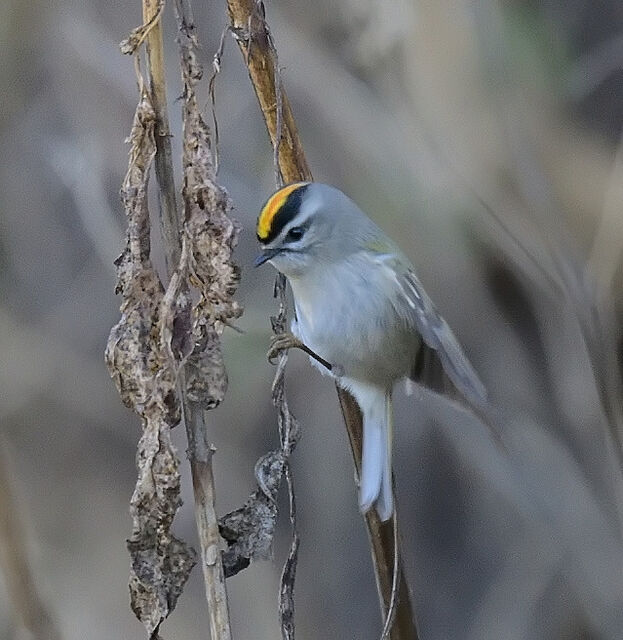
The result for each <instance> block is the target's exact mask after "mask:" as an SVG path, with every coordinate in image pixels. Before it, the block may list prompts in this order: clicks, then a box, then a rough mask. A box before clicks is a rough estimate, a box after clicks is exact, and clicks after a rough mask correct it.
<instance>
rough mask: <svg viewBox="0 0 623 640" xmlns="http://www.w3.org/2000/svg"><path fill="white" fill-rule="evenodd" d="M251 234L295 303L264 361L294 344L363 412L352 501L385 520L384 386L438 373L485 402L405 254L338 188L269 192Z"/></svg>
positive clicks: (388, 511)
mask: <svg viewBox="0 0 623 640" xmlns="http://www.w3.org/2000/svg"><path fill="white" fill-rule="evenodd" d="M257 238H258V240H259V242H260V245H261V247H262V252H261V254H260V255H259V256H258V258H257V259H256V261H255V265H256V266H259V265H261V264H263V263H265V262H269V263H270V264H272V265H273V267H275V268H276V269H277V270H278V271H280V272H281V273H283V274H284V275H285V276H286V278H287V279H288V282H289V283H290V286H291V288H292V294H293V297H294V306H295V319H294V320H293V322H292V326H291V331H292V334H284V335H282V336H277V337H276V339H275V340H274V342H273V344H272V347H271V350H270V351H269V357H271V356H274V355H275V354H276V353H278V352H279V351H281V350H283V349H288V348H294V347H298V348H301V349H303V350H305V351H306V352H307V353H308V354H309V355H310V356H311V358H310V359H311V361H312V364H315V365H316V366H318V367H319V368H320V369H321V370H323V372H329V374H330V375H332V376H333V377H335V379H336V381H337V383H338V384H339V385H340V386H341V387H342V388H343V389H346V390H347V391H349V392H350V393H351V394H352V395H353V397H354V398H355V400H356V401H357V403H358V404H359V407H360V409H361V412H362V415H363V451H362V463H361V477H360V482H359V507H360V510H361V512H362V513H366V512H367V511H368V510H369V509H370V508H371V507H372V506H375V507H376V510H377V513H378V515H379V517H380V519H381V520H383V521H385V520H388V519H389V518H390V517H391V516H392V514H393V511H394V499H393V491H392V461H391V456H392V452H391V449H392V389H393V387H394V384H395V383H396V382H397V381H399V380H401V379H403V378H410V379H413V380H416V381H418V382H423V383H425V384H426V383H427V382H429V381H430V382H431V384H432V382H433V381H434V380H437V381H439V379H440V377H439V374H440V373H441V371H442V369H443V372H445V375H446V376H447V378H449V380H450V381H451V382H452V384H453V385H454V386H455V387H456V389H457V390H458V391H460V392H461V393H462V394H463V395H464V396H465V397H466V399H467V400H468V401H469V402H471V403H473V404H475V405H476V406H483V405H484V404H485V403H486V390H485V387H484V386H483V384H482V382H481V381H480V379H479V377H478V375H477V374H476V372H475V371H474V369H473V367H472V366H471V364H470V363H469V361H468V360H467V357H466V356H465V354H464V352H463V349H462V348H461V346H460V345H459V342H458V340H457V339H456V338H455V336H454V334H453V333H452V331H451V330H450V327H449V326H448V324H447V323H446V322H445V320H444V319H443V318H442V317H441V316H440V315H439V313H438V312H437V310H436V309H435V307H434V305H433V303H432V302H431V300H430V298H429V297H428V295H427V294H426V292H425V291H424V289H423V287H422V285H421V284H420V281H419V280H418V278H417V276H416V275H415V272H414V269H413V266H412V265H411V263H410V262H409V260H408V259H407V258H406V257H405V255H404V254H403V253H402V252H401V251H400V249H399V248H398V247H397V245H396V244H395V243H394V242H393V241H392V240H390V238H388V237H387V236H386V235H385V233H383V231H381V229H379V227H377V226H376V224H374V222H372V220H370V219H369V218H368V217H367V216H366V214H365V213H363V211H361V209H359V207H358V206H357V205H356V204H355V203H354V202H353V201H352V200H351V199H350V198H348V197H347V196H346V195H345V194H344V193H342V192H341V191H340V190H339V189H337V188H335V187H332V186H330V185H327V184H321V183H317V182H298V183H295V184H290V185H287V186H285V187H283V188H281V189H279V190H278V191H277V192H276V193H274V194H273V195H272V196H271V197H270V198H269V199H268V201H267V202H266V204H265V205H264V207H263V208H262V210H261V212H260V215H259V217H258V220H257ZM435 364H437V365H439V366H435ZM431 365H432V366H431Z"/></svg>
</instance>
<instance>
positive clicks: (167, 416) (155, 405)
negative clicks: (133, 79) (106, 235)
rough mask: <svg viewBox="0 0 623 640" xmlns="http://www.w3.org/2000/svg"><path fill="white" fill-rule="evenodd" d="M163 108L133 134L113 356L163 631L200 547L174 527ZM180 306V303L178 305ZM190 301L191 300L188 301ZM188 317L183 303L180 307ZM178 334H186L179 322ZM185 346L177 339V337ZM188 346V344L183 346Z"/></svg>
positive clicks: (143, 606)
mask: <svg viewBox="0 0 623 640" xmlns="http://www.w3.org/2000/svg"><path fill="white" fill-rule="evenodd" d="M155 122H156V118H155V114H154V111H153V108H152V105H151V103H150V101H149V98H148V96H147V94H146V93H145V92H143V95H142V97H141V100H140V102H139V104H138V106H137V108H136V113H135V117H134V122H133V126H132V132H131V134H130V138H129V142H130V159H129V164H128V171H127V174H126V176H125V179H124V182H123V186H122V189H121V196H122V200H123V203H124V207H125V211H126V215H127V219H128V232H127V240H126V246H125V249H124V251H123V253H122V254H121V256H120V257H119V258H118V259H117V260H116V262H115V264H116V265H117V275H118V283H117V289H116V290H117V292H118V293H120V294H121V296H122V302H121V319H120V320H119V322H118V323H117V324H116V325H115V326H114V327H113V328H112V330H111V332H110V337H109V339H108V344H107V347H106V354H105V358H106V363H107V365H108V369H109V372H110V375H111V377H112V378H113V380H114V381H115V384H116V385H117V389H118V390H119V393H120V395H121V398H122V400H123V402H124V404H125V405H126V406H128V407H131V408H132V409H134V410H135V411H136V412H137V413H138V414H139V416H140V417H141V422H142V427H143V433H142V436H141V438H140V441H139V445H138V451H137V457H136V462H137V467H138V480H137V483H136V488H135V490H134V494H133V496H132V500H131V503H130V513H131V516H132V535H131V537H130V539H129V541H128V549H129V551H130V556H131V575H130V594H131V605H132V609H133V611H134V612H135V614H136V615H137V617H138V618H139V619H140V620H141V622H142V623H143V625H144V626H145V628H146V630H147V634H148V637H149V638H155V637H157V634H158V629H159V628H160V625H161V623H162V621H163V620H164V619H165V618H166V617H167V616H168V615H169V613H170V612H171V611H172V610H173V609H174V608H175V605H176V602H177V598H178V596H179V594H180V593H181V591H182V588H183V586H184V584H185V582H186V580H187V578H188V575H189V573H190V570H191V569H192V566H193V565H194V563H195V554H194V552H193V550H192V549H191V548H189V547H188V546H187V545H186V544H185V543H184V542H182V541H180V540H178V539H176V538H175V537H174V536H173V535H172V534H171V531H170V528H171V524H172V521H173V517H174V516H175V513H176V511H177V509H178V508H179V506H180V504H181V500H180V497H179V496H180V474H179V470H178V466H179V461H178V458H177V454H176V451H175V448H174V447H173V445H172V443H171V439H170V429H171V428H172V427H174V426H175V425H176V424H177V423H178V422H179V421H180V404H179V401H178V398H177V393H176V372H175V370H174V369H173V368H172V367H171V359H170V358H169V357H168V353H166V352H165V351H164V349H163V348H162V339H161V330H160V325H161V322H160V317H161V314H162V305H163V296H164V293H163V287H162V284H161V282H160V279H159V278H158V275H157V273H156V272H155V270H154V268H153V265H152V263H151V260H150V242H149V233H150V227H149V211H148V207H147V185H148V180H149V169H150V167H151V164H152V161H153V158H154V156H155V153H156V145H155V139H154V128H155ZM178 306H179V305H178ZM181 307H183V304H181ZM178 315H179V317H180V318H183V315H184V313H183V309H182V310H181V311H180V313H179V314H178ZM173 333H174V335H177V333H180V331H177V333H176V328H175V327H174V329H173ZM170 343H171V344H176V345H177V338H176V339H175V340H173V339H172V340H171V341H170ZM180 348H181V347H180Z"/></svg>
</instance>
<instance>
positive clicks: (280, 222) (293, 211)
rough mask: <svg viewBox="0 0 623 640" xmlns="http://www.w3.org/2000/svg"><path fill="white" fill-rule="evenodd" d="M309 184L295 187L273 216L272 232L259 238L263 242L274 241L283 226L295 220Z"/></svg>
mask: <svg viewBox="0 0 623 640" xmlns="http://www.w3.org/2000/svg"><path fill="white" fill-rule="evenodd" d="M308 186H309V185H308V184H305V185H303V186H302V187H299V188H298V189H295V190H294V191H293V192H292V193H291V194H290V195H289V196H288V197H287V198H286V201H285V202H284V203H283V204H282V205H281V208H280V209H279V211H277V213H276V214H275V217H274V218H273V221H272V224H271V227H270V233H269V234H268V235H267V236H266V237H265V238H258V240H259V241H260V242H261V243H262V244H268V243H269V242H272V241H273V240H274V239H275V238H276V237H277V236H278V235H279V234H280V233H281V231H282V230H283V228H284V227H285V226H286V225H287V224H288V223H289V222H292V220H294V218H295V217H296V216H297V215H298V213H299V212H300V210H301V203H302V202H303V194H304V193H305V191H306V190H307V187H308Z"/></svg>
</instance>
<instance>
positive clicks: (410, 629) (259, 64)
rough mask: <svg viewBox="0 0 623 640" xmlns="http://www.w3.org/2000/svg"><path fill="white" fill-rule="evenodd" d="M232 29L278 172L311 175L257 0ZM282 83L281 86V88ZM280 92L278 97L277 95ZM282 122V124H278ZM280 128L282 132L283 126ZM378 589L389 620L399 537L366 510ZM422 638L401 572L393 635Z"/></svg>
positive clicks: (232, 0) (357, 438) (355, 428)
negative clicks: (395, 556)
mask: <svg viewBox="0 0 623 640" xmlns="http://www.w3.org/2000/svg"><path fill="white" fill-rule="evenodd" d="M227 4H228V9H229V15H230V19H231V25H232V32H233V34H234V35H235V37H236V39H237V41H238V45H239V47H240V50H241V52H242V55H243V57H244V60H245V62H246V65H247V69H248V72H249V76H250V78H251V81H252V83H253V87H254V89H255V92H256V95H257V98H258V102H259V104H260V108H261V110H262V114H263V116H264V120H265V123H266V127H267V129H268V134H269V136H270V139H271V142H272V143H273V148H274V149H275V158H276V160H277V161H278V165H279V172H280V174H281V178H282V180H283V181H284V183H290V182H297V181H301V180H311V179H312V175H311V171H310V169H309V166H308V165H307V161H306V159H305V154H304V152H303V147H302V144H301V141H300V139H299V136H298V131H297V127H296V123H295V120H294V116H293V114H292V110H291V107H290V103H289V100H288V98H287V95H286V93H285V91H284V89H283V87H282V86H281V80H280V78H279V67H278V64H277V54H276V51H275V47H274V45H273V43H272V41H271V37H270V32H269V30H268V27H267V25H266V21H265V17H264V7H263V4H262V3H261V2H256V1H255V0H227ZM278 87H280V89H281V90H280V91H276V88H278ZM278 95H279V96H280V98H279V99H278V98H277V96H278ZM278 125H282V126H281V127H278ZM280 128H281V132H280V131H279V129H280ZM337 393H338V397H339V400H340V406H341V409H342V414H343V417H344V422H345V425H346V429H347V431H348V436H349V440H350V443H351V449H352V453H353V458H354V461H355V466H356V468H357V473H359V469H360V466H361V443H362V434H363V427H362V420H361V412H360V410H359V407H358V406H357V403H356V402H355V400H354V399H353V397H352V396H351V395H350V394H349V393H347V392H346V391H344V390H343V389H340V388H339V387H337ZM366 524H367V527H368V534H369V539H370V546H371V553H372V560H373V563H374V568H375V573H376V579H377V588H378V592H379V599H380V603H381V609H382V612H383V617H384V619H386V618H387V614H388V613H390V614H391V611H390V609H391V602H392V593H393V591H394V589H392V586H393V583H394V577H395V572H394V536H395V532H394V530H393V527H392V524H391V522H390V523H382V522H381V521H380V520H379V518H378V515H377V514H376V512H375V511H373V510H372V511H370V512H369V513H368V514H366ZM417 637H418V635H417V630H416V626H415V622H414V616H413V611H412V607H411V598H410V594H409V589H408V586H407V583H406V580H405V578H404V572H402V571H401V572H400V580H399V584H398V600H397V606H396V612H395V623H394V625H393V628H392V631H391V634H390V638H391V640H416V639H417Z"/></svg>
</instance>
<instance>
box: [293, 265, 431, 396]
mask: <svg viewBox="0 0 623 640" xmlns="http://www.w3.org/2000/svg"><path fill="white" fill-rule="evenodd" d="M369 266H370V265H369V264H368V265H365V264H361V263H360V262H358V261H357V260H351V261H349V262H346V261H344V263H339V264H337V265H335V264H334V265H333V267H332V268H331V269H327V268H325V269H323V270H322V271H318V272H316V273H315V274H314V277H306V278H301V279H296V280H294V279H293V280H292V281H291V284H292V290H293V293H294V299H295V304H296V314H297V322H296V324H294V325H293V327H292V329H293V332H294V333H295V334H296V335H297V336H298V337H299V338H300V339H301V340H302V341H303V342H304V343H305V344H306V345H307V346H308V347H309V348H310V349H312V350H313V351H315V352H316V353H317V354H318V355H320V356H322V357H323V358H325V359H326V360H328V361H329V362H331V363H332V364H334V365H338V366H340V367H341V368H343V370H344V373H345V374H346V375H348V376H349V377H352V378H355V379H362V380H368V381H371V382H374V383H378V384H381V385H384V386H390V385H391V384H392V383H393V382H395V381H396V380H397V379H399V378H401V377H403V376H404V375H407V374H408V373H409V371H410V370H411V368H412V366H413V363H414V362H415V355H416V353H417V349H418V347H419V344H420V338H419V335H418V333H417V332H416V331H414V329H413V327H410V326H409V324H408V319H407V318H406V317H405V316H404V315H402V316H401V315H400V314H398V313H397V311H396V304H395V302H396V291H395V285H394V284H393V283H392V282H391V281H388V280H387V278H386V274H385V273H384V271H383V270H382V269H370V268H369ZM366 267H367V268H366Z"/></svg>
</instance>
